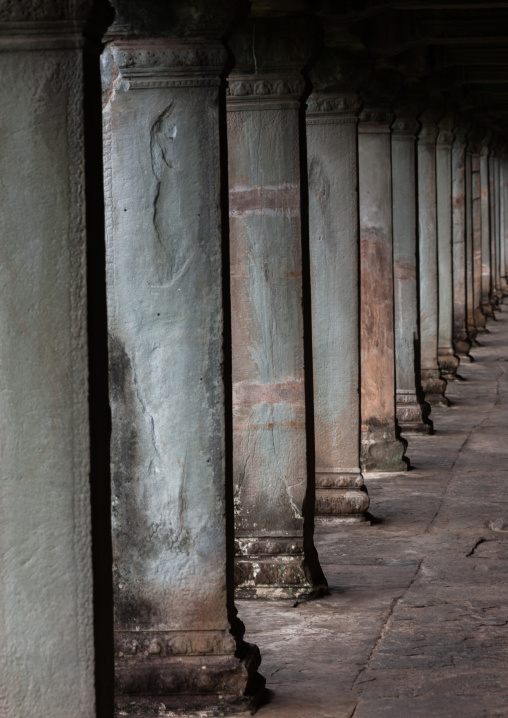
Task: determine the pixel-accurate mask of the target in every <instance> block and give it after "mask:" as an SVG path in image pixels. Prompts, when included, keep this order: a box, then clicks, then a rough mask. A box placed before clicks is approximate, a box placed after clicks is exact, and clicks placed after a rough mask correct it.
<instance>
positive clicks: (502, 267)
mask: <svg viewBox="0 0 508 718" xmlns="http://www.w3.org/2000/svg"><path fill="white" fill-rule="evenodd" d="M505 177H506V159H505V158H504V157H500V159H499V212H500V219H499V222H500V227H499V271H500V274H501V291H502V293H503V296H506V295H507V294H508V272H507V271H506V256H507V252H506V235H507V233H508V222H507V220H508V218H507V212H508V200H507V197H506V179H505Z"/></svg>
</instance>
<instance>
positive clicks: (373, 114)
mask: <svg viewBox="0 0 508 718" xmlns="http://www.w3.org/2000/svg"><path fill="white" fill-rule="evenodd" d="M394 117H395V115H394V114H393V112H391V111H390V110H362V112H360V116H359V120H360V125H367V124H370V125H388V129H389V128H390V125H391V124H392V122H393V119H394Z"/></svg>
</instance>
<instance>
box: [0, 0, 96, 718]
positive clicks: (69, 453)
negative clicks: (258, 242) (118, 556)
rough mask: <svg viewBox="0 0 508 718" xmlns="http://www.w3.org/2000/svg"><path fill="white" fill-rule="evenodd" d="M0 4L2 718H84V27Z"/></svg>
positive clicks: (66, 5) (87, 679)
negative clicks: (38, 716) (33, 716)
mask: <svg viewBox="0 0 508 718" xmlns="http://www.w3.org/2000/svg"><path fill="white" fill-rule="evenodd" d="M87 14H88V3H87V2H63V1H62V2H60V1H59V0H54V1H53V2H49V0H40V1H39V2H38V3H34V2H28V0H19V2H16V3H8V2H7V3H5V2H4V3H2V4H1V6H0V92H1V110H0V113H1V128H2V129H1V131H0V178H1V183H2V192H1V194H0V236H1V244H2V250H1V251H2V257H1V262H0V283H1V288H2V291H1V295H0V316H1V322H2V332H3V334H2V342H1V344H0V376H1V385H2V390H1V391H0V407H1V412H0V417H1V419H0V426H1V428H0V433H1V437H2V488H1V495H2V499H1V509H0V551H1V555H2V560H1V561H0V640H1V645H2V648H1V651H0V674H1V676H2V689H1V697H0V713H1V714H2V716H4V717H5V718H20V717H21V716H28V715H35V714H39V715H41V716H42V715H44V716H49V715H51V716H52V717H54V718H68V717H69V716H70V715H72V716H76V718H93V716H95V708H94V703H95V695H94V650H93V616H92V572H91V546H90V497H89V477H88V473H89V435H88V366H87V328H86V314H87V300H86V289H85V288H86V278H85V252H86V242H85V224H84V223H85V210H84V163H83V86H82V83H83V76H82V64H83V57H82V29H83V25H84V22H85V19H86V16H87Z"/></svg>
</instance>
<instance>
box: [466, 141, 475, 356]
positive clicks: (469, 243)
mask: <svg viewBox="0 0 508 718" xmlns="http://www.w3.org/2000/svg"><path fill="white" fill-rule="evenodd" d="M472 166H473V158H472V154H471V143H470V142H468V143H467V145H466V156H465V175H466V176H465V215H466V257H465V261H466V325H467V335H468V338H469V341H470V342H471V345H473V344H474V342H475V341H476V335H477V334H478V329H477V326H476V318H475V302H474V298H475V293H474V232H473V172H472Z"/></svg>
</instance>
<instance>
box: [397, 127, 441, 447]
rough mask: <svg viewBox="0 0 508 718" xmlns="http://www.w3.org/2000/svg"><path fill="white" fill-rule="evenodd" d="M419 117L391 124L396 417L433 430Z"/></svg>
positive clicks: (419, 429) (408, 427) (407, 425)
mask: <svg viewBox="0 0 508 718" xmlns="http://www.w3.org/2000/svg"><path fill="white" fill-rule="evenodd" d="M417 129H418V122H417V121H416V120H415V119H414V118H411V117H407V116H404V115H403V114H400V113H399V115H398V116H397V118H396V120H395V122H394V123H393V125H392V186H393V281H394V314H395V388H396V414H397V422H398V424H399V426H400V428H401V431H402V432H404V433H414V432H416V433H427V434H428V433H431V432H432V422H431V421H430V420H429V418H428V417H429V413H430V406H429V404H427V402H426V401H424V399H423V393H422V389H421V386H420V377H419V376H417V366H418V365H419V363H420V330H419V324H418V285H417V276H416V275H417V266H416V255H417V209H416V146H415V140H416V137H415V133H416V131H417Z"/></svg>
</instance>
